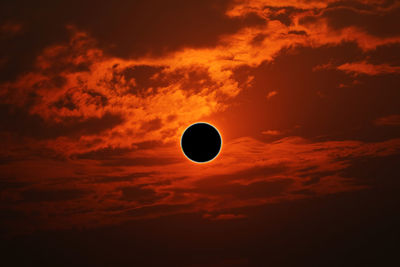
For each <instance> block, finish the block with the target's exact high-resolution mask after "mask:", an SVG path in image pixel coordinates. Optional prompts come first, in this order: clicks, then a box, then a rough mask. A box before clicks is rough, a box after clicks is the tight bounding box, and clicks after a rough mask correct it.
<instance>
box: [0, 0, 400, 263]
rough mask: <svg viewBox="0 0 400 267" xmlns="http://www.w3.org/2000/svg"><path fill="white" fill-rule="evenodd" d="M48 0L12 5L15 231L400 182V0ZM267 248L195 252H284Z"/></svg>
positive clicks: (247, 205)
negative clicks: (196, 154) (212, 155)
mask: <svg viewBox="0 0 400 267" xmlns="http://www.w3.org/2000/svg"><path fill="white" fill-rule="evenodd" d="M42 2H43V3H35V4H34V3H25V2H24V1H15V2H13V3H11V2H6V3H2V4H0V9H1V11H0V13H1V19H0V43H1V46H0V51H2V52H1V54H0V55H1V56H0V70H1V71H0V72H1V73H0V117H1V126H0V136H1V140H2V141H1V142H0V143H1V146H0V174H1V177H0V184H1V187H0V196H1V204H0V212H1V213H3V215H4V216H2V217H3V219H2V225H3V228H4V229H5V230H4V236H7V238H13V236H14V235H16V234H27V235H31V234H35V233H37V232H38V231H69V230H71V229H103V227H119V226H121V225H124V224H125V223H128V222H132V221H137V222H145V221H147V220H155V224H157V222H158V223H159V224H160V225H161V224H163V220H164V218H170V217H169V216H186V215H187V216H191V215H193V214H195V215H196V216H198V218H197V219H196V222H195V224H196V227H200V228H201V227H202V226H204V224H207V223H215V222H216V221H221V222H223V223H226V224H227V225H228V224H229V223H230V222H231V221H232V222H246V221H247V222H250V221H252V220H255V218H259V214H261V213H263V212H262V211H258V212H255V211H254V210H255V209H259V208H260V207H266V209H269V207H275V206H273V205H286V203H291V204H287V205H300V204H297V203H303V201H310V203H312V202H313V201H314V202H318V201H320V200H321V199H326V198H329V197H332V196H338V198H340V197H342V196H347V194H350V195H352V196H356V195H358V194H364V193H365V192H378V191H379V192H380V193H382V194H383V193H384V192H386V191H385V190H386V189H387V190H389V189H390V190H391V189H392V188H393V187H397V186H398V185H399V184H398V181H397V182H395V181H394V180H393V177H399V169H398V167H396V166H397V165H396V164H395V162H396V161H397V160H398V158H399V152H400V119H399V117H400V105H399V100H400V91H399V88H400V79H399V77H400V76H399V75H400V54H399V51H400V50H399V48H400V30H399V29H400V27H399V26H400V25H399V24H400V23H399V20H398V17H399V15H400V4H399V2H397V1H385V0H382V1H381V0H371V1H369V0H357V1H335V0H332V1H331V0H330V1H318V0H313V1H305V0H303V1H300V0H285V1H273V0H271V1H269V0H223V1H209V0H207V1H198V2H195V1H183V0H173V1H157V0H151V1H136V2H133V1H132V2H129V1H116V2H113V3H109V2H107V1H99V2H98V3H89V2H85V3H81V2H80V1H72V2H71V1H58V2H56V3H53V2H48V1H42ZM197 121H206V122H209V123H211V124H213V125H215V126H216V127H217V128H218V130H219V131H220V133H221V135H222V138H223V148H222V151H221V154H220V155H219V156H218V157H217V158H216V159H215V160H214V161H212V162H210V163H207V164H200V165H198V164H194V163H192V162H191V161H189V160H188V159H186V158H185V157H184V156H183V154H182V152H181V150H180V147H179V142H180V135H181V134H182V131H183V130H184V129H185V128H186V127H187V126H188V125H190V124H192V123H194V122H197ZM360 162H368V163H366V164H365V165H363V164H361V165H360ZM382 162H385V163H382ZM387 162H389V163H393V165H390V166H388V165H387V164H386V163H387ZM382 164H386V165H382ZM383 168H384V169H385V170H386V171H383V172H382V169H383ZM380 173H382V175H380ZM371 174H374V175H373V177H371ZM374 190H375V191H374ZM376 190H378V191H376ZM371 194H372V193H371ZM384 194H386V193H384ZM368 200H369V201H372V197H368ZM307 203H308V202H307ZM310 205H311V204H310ZM352 205H354V203H352ZM342 206H346V204H343V203H340V204H338V207H342ZM330 208H331V209H332V213H334V212H335V211H336V210H337V209H336V208H332V207H330ZM338 209H339V210H340V208H338ZM282 212H283V210H282ZM174 218H175V217H174ZM267 220H268V219H267ZM287 220H289V219H288V218H286V219H285V217H283V218H282V220H281V221H280V222H279V223H284V224H285V223H287V222H288V221H287ZM27 221H29V223H26V222H27ZM199 225H200V226H199ZM93 231H97V230H93ZM257 231H262V230H260V229H258V230H257ZM133 232H134V231H133ZM239 251H240V249H239ZM239 254H240V253H239ZM251 255H253V254H251ZM251 255H250V254H248V253H247V254H246V253H244V254H243V255H242V256H243V257H239V258H238V259H235V260H233V261H230V256H226V257H227V258H226V257H225V256H224V257H223V258H218V259H214V258H213V259H212V260H211V261H207V260H205V261H203V260H200V261H199V262H190V264H199V265H193V266H203V265H201V264H205V265H204V266H211V264H215V266H247V265H249V266H250V265H252V264H254V266H264V265H263V264H264V263H267V262H268V261H265V262H264V261H260V260H259V259H258V258H257V259H255V258H252V256H251ZM253 256H254V255H253ZM171 262H174V261H171ZM224 262H228V263H226V265H223V264H225V263H224ZM131 263H132V262H131ZM250 263H251V264H250ZM258 263H259V264H258ZM171 264H172V263H171ZM176 264H177V263H176ZM176 264H173V265H171V266H178V265H176ZM182 264H183V265H182V266H192V265H190V264H189V262H184V263H182ZM184 264H187V265H184ZM230 264H231V265H230ZM235 264H238V265H235ZM241 264H242V265H241ZM260 264H261V265H260ZM143 266H144V265H143ZM213 266H214V265H213ZM272 266H275V265H272ZM276 266H284V265H283V264H282V265H280V264H276ZM285 266H286V265H285ZM320 266H322V265H320ZM325 266H326V265H325Z"/></svg>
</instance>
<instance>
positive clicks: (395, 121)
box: [374, 114, 400, 126]
mask: <svg viewBox="0 0 400 267" xmlns="http://www.w3.org/2000/svg"><path fill="white" fill-rule="evenodd" d="M374 123H375V124H376V125H378V126H397V125H400V115H397V114H396V115H389V116H386V117H382V118H378V119H376V120H375V121H374Z"/></svg>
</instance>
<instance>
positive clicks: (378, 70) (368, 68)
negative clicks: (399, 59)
mask: <svg viewBox="0 0 400 267" xmlns="http://www.w3.org/2000/svg"><path fill="white" fill-rule="evenodd" d="M337 68H338V69H339V70H341V71H345V72H347V73H353V74H356V75H357V74H366V75H383V74H390V73H400V67H398V66H390V65H388V64H380V65H373V64H370V63H368V62H366V61H361V62H353V63H345V64H342V65H340V66H338V67H337Z"/></svg>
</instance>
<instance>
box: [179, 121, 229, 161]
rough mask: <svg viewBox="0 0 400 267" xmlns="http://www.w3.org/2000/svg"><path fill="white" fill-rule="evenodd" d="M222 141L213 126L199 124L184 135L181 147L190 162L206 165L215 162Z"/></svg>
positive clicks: (194, 125) (187, 130)
mask: <svg viewBox="0 0 400 267" xmlns="http://www.w3.org/2000/svg"><path fill="white" fill-rule="evenodd" d="M221 144H222V139H221V135H220V134H219V132H218V130H217V129H216V128H215V127H214V126H212V125H211V124H208V123H204V122H199V123H195V124H192V125H190V126H189V127H188V128H187V129H186V130H185V131H184V132H183V134H182V138H181V147H182V151H183V153H184V154H185V156H186V157H188V158H189V159H190V160H192V161H195V162H199V163H204V162H208V161H210V160H213V159H214V158H215V157H216V156H217V155H218V153H219V151H220V150H221Z"/></svg>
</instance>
